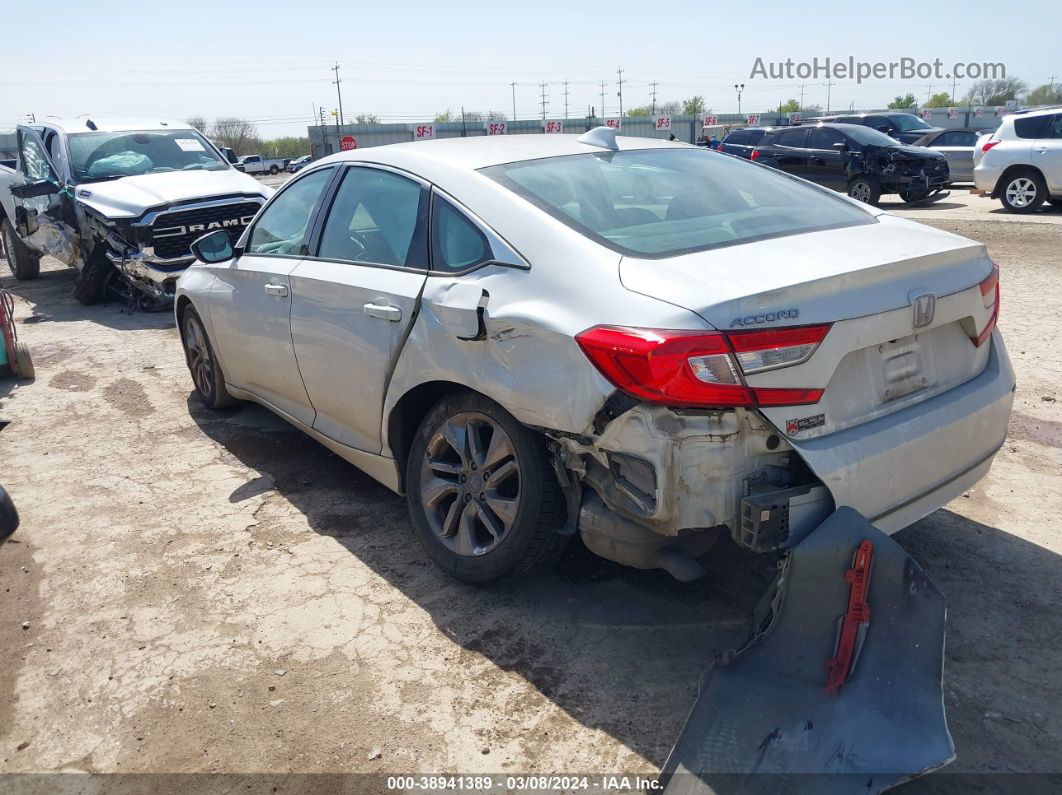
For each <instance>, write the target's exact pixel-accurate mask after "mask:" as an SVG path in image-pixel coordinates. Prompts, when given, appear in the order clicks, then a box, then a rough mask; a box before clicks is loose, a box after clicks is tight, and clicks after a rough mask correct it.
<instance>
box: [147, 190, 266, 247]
mask: <svg viewBox="0 0 1062 795" xmlns="http://www.w3.org/2000/svg"><path fill="white" fill-rule="evenodd" d="M261 206H262V202H260V201H242V202H233V203H231V204H217V205H211V206H208V207H194V208H192V209H188V210H174V211H173V212H167V213H162V214H161V215H159V216H158V217H157V218H156V219H155V222H154V223H153V224H152V225H151V244H152V246H153V247H154V249H155V256H156V257H159V258H161V259H176V258H179V257H190V256H192V251H191V248H190V246H191V245H192V243H194V242H195V241H196V240H198V239H199V238H201V237H202V236H203V235H205V234H207V232H213V231H214V230H215V229H224V230H225V231H226V232H228V233H229V238H231V240H232V244H233V245H236V241H237V240H239V238H240V235H241V234H243V230H244V227H246V226H247V225H248V224H249V223H250V222H251V219H252V218H254V216H255V213H257V212H258V209H259V208H260V207H261Z"/></svg>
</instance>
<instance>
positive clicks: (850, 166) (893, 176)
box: [751, 124, 949, 204]
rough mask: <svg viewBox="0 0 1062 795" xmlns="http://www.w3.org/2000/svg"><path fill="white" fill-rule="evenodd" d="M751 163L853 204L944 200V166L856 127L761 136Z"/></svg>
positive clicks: (944, 162)
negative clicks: (894, 198)
mask: <svg viewBox="0 0 1062 795" xmlns="http://www.w3.org/2000/svg"><path fill="white" fill-rule="evenodd" d="M751 159H752V160H755V161H756V162H757V163H762V164H763V165H767V166H772V167H774V168H777V169H779V170H781V171H785V172H786V173H788V174H793V175H794V176H797V177H803V178H804V179H807V180H810V181H811V182H815V183H817V184H819V185H822V186H823V187H827V188H832V189H833V190H836V191H842V192H844V193H847V194H848V195H849V196H851V197H852V198H853V199H857V200H858V201H861V202H866V203H867V204H877V202H878V199H879V198H880V197H881V195H882V194H883V193H898V194H900V197H901V198H902V199H903V200H904V201H906V202H922V201H927V200H928V201H936V200H937V199H940V198H943V197H944V196H945V195H947V194H942V193H941V191H942V190H943V189H944V188H946V187H947V186H948V179H949V176H948V161H947V160H946V159H945V158H944V157H943V156H942V155H939V154H937V153H936V152H932V151H930V150H929V149H922V148H921V147H917V146H907V145H906V144H902V143H900V142H899V141H896V140H894V139H892V138H890V137H889V136H887V135H885V134H884V133H880V132H878V131H877V130H871V129H869V128H867V127H862V126H859V125H856V124H819V125H815V126H810V125H809V126H800V127H791V128H788V129H786V128H781V129H776V130H772V131H770V132H768V133H766V134H765V135H764V136H763V138H762V139H761V140H760V145H759V146H757V147H756V148H755V149H754V150H753V152H752V157H751Z"/></svg>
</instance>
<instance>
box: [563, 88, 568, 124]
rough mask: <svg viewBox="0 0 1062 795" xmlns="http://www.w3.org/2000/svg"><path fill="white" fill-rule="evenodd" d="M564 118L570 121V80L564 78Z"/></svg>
mask: <svg viewBox="0 0 1062 795" xmlns="http://www.w3.org/2000/svg"><path fill="white" fill-rule="evenodd" d="M564 120H565V121H568V80H567V78H565V80H564Z"/></svg>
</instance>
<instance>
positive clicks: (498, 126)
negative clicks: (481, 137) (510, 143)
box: [484, 121, 509, 135]
mask: <svg viewBox="0 0 1062 795" xmlns="http://www.w3.org/2000/svg"><path fill="white" fill-rule="evenodd" d="M484 129H485V130H486V131H487V135H505V134H506V133H507V132H508V131H509V130H508V128H507V127H506V126H505V122H503V121H489V122H487V123H486V125H485V126H484Z"/></svg>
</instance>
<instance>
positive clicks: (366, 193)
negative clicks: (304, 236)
mask: <svg viewBox="0 0 1062 795" xmlns="http://www.w3.org/2000/svg"><path fill="white" fill-rule="evenodd" d="M426 209H427V191H426V190H425V189H424V188H422V187H421V186H420V185H419V184H417V183H416V182H414V181H413V180H411V179H406V178H405V177H402V176H399V175H398V174H393V173H391V172H390V171H380V170H378V169H375V168H365V167H361V166H357V167H353V168H349V169H347V173H346V175H345V176H344V177H343V184H341V185H340V186H339V190H338V191H336V197H335V200H334V201H333V202H332V208H331V209H330V210H329V211H328V220H326V221H325V225H324V231H323V233H322V234H321V247H320V250H319V251H318V256H319V257H321V258H322V259H333V260H344V261H347V262H365V263H373V264H377V265H398V266H403V267H419V268H423V267H426V266H427V262H428V256H427V245H426V241H425V233H424V228H425V223H424V220H423V218H424V216H425V215H426Z"/></svg>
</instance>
